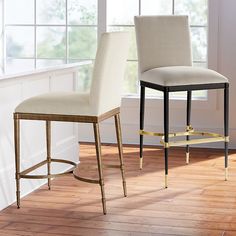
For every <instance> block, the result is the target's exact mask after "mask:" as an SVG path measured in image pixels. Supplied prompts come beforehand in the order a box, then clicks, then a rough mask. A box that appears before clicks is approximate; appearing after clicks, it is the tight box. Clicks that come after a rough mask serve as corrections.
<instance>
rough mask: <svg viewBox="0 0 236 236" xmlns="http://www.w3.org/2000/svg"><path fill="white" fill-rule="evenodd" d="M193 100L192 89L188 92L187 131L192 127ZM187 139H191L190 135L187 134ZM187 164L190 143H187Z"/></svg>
mask: <svg viewBox="0 0 236 236" xmlns="http://www.w3.org/2000/svg"><path fill="white" fill-rule="evenodd" d="M191 100H192V91H188V92H187V116H186V125H187V127H186V131H189V130H190V129H191V128H190V119H191ZM186 140H187V141H188V140H189V135H187V136H186ZM186 164H189V145H186Z"/></svg>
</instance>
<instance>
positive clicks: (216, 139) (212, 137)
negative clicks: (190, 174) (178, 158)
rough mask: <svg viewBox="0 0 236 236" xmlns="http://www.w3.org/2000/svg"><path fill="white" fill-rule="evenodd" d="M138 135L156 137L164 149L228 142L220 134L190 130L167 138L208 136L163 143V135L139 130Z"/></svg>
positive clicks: (226, 138)
mask: <svg viewBox="0 0 236 236" xmlns="http://www.w3.org/2000/svg"><path fill="white" fill-rule="evenodd" d="M139 134H141V135H150V136H158V137H161V141H160V143H161V144H162V145H163V146H164V147H165V148H169V147H171V146H175V147H176V146H184V145H191V144H202V143H214V142H229V136H226V137H225V136H223V135H221V134H216V133H209V132H199V131H194V130H193V129H190V130H189V131H185V132H176V133H169V135H168V136H169V138H174V137H180V136H204V137H205V136H209V137H208V138H198V139H191V140H181V141H172V142H168V143H165V142H164V133H156V132H149V131H144V130H140V131H139Z"/></svg>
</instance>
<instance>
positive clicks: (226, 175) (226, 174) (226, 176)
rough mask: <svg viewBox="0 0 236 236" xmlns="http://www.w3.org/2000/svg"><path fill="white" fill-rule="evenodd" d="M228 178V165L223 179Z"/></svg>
mask: <svg viewBox="0 0 236 236" xmlns="http://www.w3.org/2000/svg"><path fill="white" fill-rule="evenodd" d="M227 180H228V167H226V168H225V181H227Z"/></svg>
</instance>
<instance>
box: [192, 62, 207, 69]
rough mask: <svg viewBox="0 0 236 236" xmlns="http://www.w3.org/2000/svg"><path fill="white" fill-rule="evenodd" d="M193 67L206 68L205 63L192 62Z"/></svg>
mask: <svg viewBox="0 0 236 236" xmlns="http://www.w3.org/2000/svg"><path fill="white" fill-rule="evenodd" d="M193 66H196V67H202V68H207V62H206V61H204V62H193Z"/></svg>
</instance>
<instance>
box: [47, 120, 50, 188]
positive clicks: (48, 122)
mask: <svg viewBox="0 0 236 236" xmlns="http://www.w3.org/2000/svg"><path fill="white" fill-rule="evenodd" d="M46 144H47V171H48V175H50V174H51V121H46ZM48 189H49V190H50V189H51V178H48Z"/></svg>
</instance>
